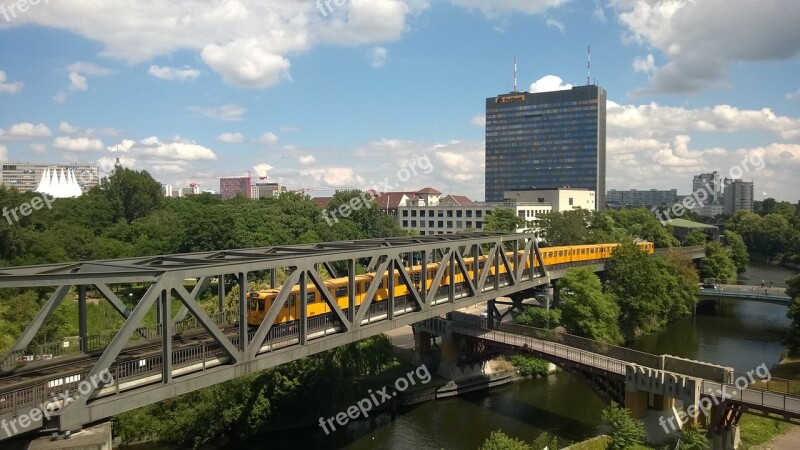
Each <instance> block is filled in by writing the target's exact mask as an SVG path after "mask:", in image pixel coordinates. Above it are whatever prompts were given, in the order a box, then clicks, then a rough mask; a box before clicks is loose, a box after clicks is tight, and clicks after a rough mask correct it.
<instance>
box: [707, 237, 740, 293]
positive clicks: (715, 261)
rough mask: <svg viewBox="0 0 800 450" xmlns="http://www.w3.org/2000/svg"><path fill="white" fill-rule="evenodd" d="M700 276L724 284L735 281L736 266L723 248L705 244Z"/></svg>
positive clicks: (715, 244) (714, 243)
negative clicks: (721, 281) (714, 279)
mask: <svg viewBox="0 0 800 450" xmlns="http://www.w3.org/2000/svg"><path fill="white" fill-rule="evenodd" d="M700 276H701V277H703V278H716V279H718V280H723V281H724V282H726V283H730V282H734V281H736V265H735V264H734V263H733V260H732V259H731V256H730V254H729V253H728V251H727V250H726V249H725V248H724V247H723V246H721V245H720V244H718V243H716V242H709V243H708V244H706V257H705V258H703V259H701V260H700Z"/></svg>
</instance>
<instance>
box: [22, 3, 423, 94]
mask: <svg viewBox="0 0 800 450" xmlns="http://www.w3.org/2000/svg"><path fill="white" fill-rule="evenodd" d="M427 7H428V0H348V1H347V2H344V4H343V5H342V6H337V7H336V8H335V11H333V14H328V15H327V16H325V15H323V14H321V13H320V10H319V9H318V6H317V2H314V1H292V2H287V1H285V0H236V1H226V2H189V3H186V2H163V1H159V0H142V1H137V2H129V1H123V0H107V1H103V2H101V3H97V2H94V3H77V4H76V2H51V4H50V5H49V6H48V7H47V8H35V9H34V8H32V9H31V10H29V11H28V12H27V13H26V14H25V15H20V16H19V17H17V19H16V20H15V21H14V22H13V23H11V24H9V26H24V25H26V24H35V25H40V26H44V27H51V28H57V29H62V30H68V31H69V32H71V33H75V34H78V35H80V36H82V37H84V38H86V39H87V40H90V41H92V42H98V43H99V44H100V46H101V48H102V50H101V53H100V55H101V56H103V57H108V58H114V59H117V60H120V61H123V62H124V63H127V64H138V63H141V62H145V61H152V60H154V58H157V57H160V56H170V55H174V54H176V53H178V52H190V53H193V54H195V55H197V57H198V58H199V59H200V60H202V61H203V62H204V63H205V64H206V65H207V66H208V67H209V68H210V69H211V70H212V71H214V72H215V73H216V74H218V75H219V76H221V77H222V79H223V80H224V81H225V82H226V83H229V84H233V85H236V86H242V87H249V88H265V87H269V86H272V85H274V84H276V83H279V82H282V81H285V80H290V79H291V75H290V69H291V61H290V57H291V56H294V55H298V54H301V53H303V52H306V51H308V50H309V49H311V48H312V47H313V46H314V45H319V44H330V43H334V44H342V45H370V44H373V45H374V44H379V43H382V42H389V41H394V40H397V39H399V38H400V37H401V36H402V34H403V33H404V32H406V31H407V30H408V29H409V28H410V27H409V25H408V18H409V16H411V15H413V14H416V13H418V12H420V11H422V10H424V9H426V8H427ZM153 18H157V20H153ZM163 69H164V68H161V67H156V69H155V70H154V72H155V74H153V75H154V76H158V75H163V76H166V77H176V78H170V79H180V77H189V78H191V77H194V76H195V75H194V73H193V72H184V71H183V68H180V69H177V72H175V69H172V70H166V71H165V70H163ZM166 69H170V68H166ZM190 70H193V69H190ZM78 73H80V74H82V75H83V76H86V75H92V74H88V73H86V72H78ZM64 97H66V93H65V95H64Z"/></svg>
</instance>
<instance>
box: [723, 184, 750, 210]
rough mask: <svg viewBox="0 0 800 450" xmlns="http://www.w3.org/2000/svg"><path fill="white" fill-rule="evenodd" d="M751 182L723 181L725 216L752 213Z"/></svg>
mask: <svg viewBox="0 0 800 450" xmlns="http://www.w3.org/2000/svg"><path fill="white" fill-rule="evenodd" d="M754 190H755V189H754V187H753V182H752V181H742V180H732V179H729V178H726V179H725V194H724V198H725V202H724V203H725V214H727V215H732V214H733V213H735V212H736V211H747V212H753V192H754Z"/></svg>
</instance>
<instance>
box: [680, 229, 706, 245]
mask: <svg viewBox="0 0 800 450" xmlns="http://www.w3.org/2000/svg"><path fill="white" fill-rule="evenodd" d="M705 244H706V233H705V232H704V231H703V230H697V229H695V230H692V231H690V232H688V233H687V234H686V239H684V241H683V245H684V247H694V246H696V245H705Z"/></svg>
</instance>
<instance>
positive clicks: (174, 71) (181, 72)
mask: <svg viewBox="0 0 800 450" xmlns="http://www.w3.org/2000/svg"><path fill="white" fill-rule="evenodd" d="M147 73H148V74H149V75H151V76H153V77H156V78H158V79H160V80H168V81H171V80H178V81H186V80H194V79H197V78H199V77H200V71H199V70H197V69H192V68H191V67H189V66H183V67H160V66H156V65H152V66H150V70H148V71H147Z"/></svg>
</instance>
